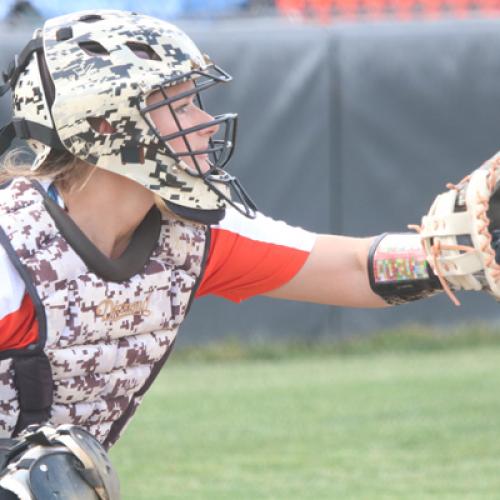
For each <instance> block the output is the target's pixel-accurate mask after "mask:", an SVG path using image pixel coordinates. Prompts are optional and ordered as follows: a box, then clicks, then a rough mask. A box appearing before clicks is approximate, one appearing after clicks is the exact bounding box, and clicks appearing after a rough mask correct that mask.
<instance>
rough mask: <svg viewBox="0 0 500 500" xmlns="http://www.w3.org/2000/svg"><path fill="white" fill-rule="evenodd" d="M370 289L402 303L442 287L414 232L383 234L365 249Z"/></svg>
mask: <svg viewBox="0 0 500 500" xmlns="http://www.w3.org/2000/svg"><path fill="white" fill-rule="evenodd" d="M368 276H369V279H370V286H371V289H372V290H373V291H374V292H375V293H376V294H377V295H379V296H380V297H382V298H383V299H384V300H385V301H386V302H387V303H388V304H392V305H396V304H404V303H405V302H411V301H414V300H419V299H423V298H426V297H429V296H431V295H434V294H435V293H436V292H437V291H439V290H441V289H442V287H441V284H440V282H439V279H438V278H437V276H436V275H435V274H434V273H433V272H432V269H431V268H430V266H429V264H428V263H427V261H426V259H425V255H424V252H423V249H422V247H421V245H420V237H419V236H418V235H417V234H414V233H384V234H382V235H380V236H378V237H377V238H375V240H374V241H373V243H372V245H371V248H370V251H369V252H368Z"/></svg>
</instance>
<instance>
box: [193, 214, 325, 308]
mask: <svg viewBox="0 0 500 500" xmlns="http://www.w3.org/2000/svg"><path fill="white" fill-rule="evenodd" d="M315 241H316V234H314V233H311V232H309V231H305V230H304V229H302V228H300V227H293V226H289V225H288V224H286V223H285V222H282V221H276V220H274V219H271V218H270V217H266V216H264V215H262V214H260V213H257V216H256V218H255V219H249V218H247V217H245V216H243V215H241V214H240V213H239V212H237V211H236V210H234V209H232V208H229V209H227V211H226V215H225V217H224V219H223V220H222V221H221V222H220V223H219V224H218V225H217V226H213V227H211V229H210V248H209V253H208V257H207V264H206V268H205V273H204V275H203V278H202V281H201V283H200V286H199V288H198V291H197V293H196V296H197V297H201V296H203V295H209V294H212V295H217V296H220V297H224V298H226V299H229V300H232V301H234V302H241V301H242V300H245V299H247V298H249V297H253V296H255V295H259V294H262V293H265V292H269V291H271V290H274V289H276V288H278V287H280V286H281V285H284V284H285V283H287V282H288V281H290V279H292V278H293V277H294V276H295V274H297V272H298V271H299V269H300V268H301V267H302V266H303V265H304V263H305V261H306V259H307V257H308V256H309V253H310V252H311V250H312V247H313V245H314V242H315Z"/></svg>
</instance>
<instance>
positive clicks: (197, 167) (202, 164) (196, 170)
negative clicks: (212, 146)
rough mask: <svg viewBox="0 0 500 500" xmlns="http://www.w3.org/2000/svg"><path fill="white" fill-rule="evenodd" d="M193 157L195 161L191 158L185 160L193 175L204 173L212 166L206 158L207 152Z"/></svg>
mask: <svg viewBox="0 0 500 500" xmlns="http://www.w3.org/2000/svg"><path fill="white" fill-rule="evenodd" d="M195 158H196V161H195V160H194V159H193V158H189V159H188V160H186V165H187V166H188V168H189V170H190V172H191V173H193V174H195V175H200V174H201V175H204V174H206V173H207V172H208V171H209V170H210V169H211V168H212V164H211V163H210V160H209V159H208V154H203V155H196V156H195Z"/></svg>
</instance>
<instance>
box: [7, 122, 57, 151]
mask: <svg viewBox="0 0 500 500" xmlns="http://www.w3.org/2000/svg"><path fill="white" fill-rule="evenodd" d="M16 137H18V138H19V139H36V140H37V141H40V142H42V143H43V144H46V145H47V146H50V147H51V148H53V149H57V150H60V151H65V150H66V149H65V147H64V146H63V144H62V142H61V139H59V136H58V135H57V132H56V131H55V130H54V129H53V128H50V127H46V126H45V125H42V124H40V123H36V122H32V121H30V120H26V119H24V118H14V119H13V120H12V121H11V122H10V123H8V124H7V125H5V127H3V128H2V129H1V130H0V156H1V155H2V154H3V153H5V151H7V149H9V147H10V145H11V143H12V141H13V140H14V138H16Z"/></svg>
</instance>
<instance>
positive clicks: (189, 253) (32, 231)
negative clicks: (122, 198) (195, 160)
mask: <svg viewBox="0 0 500 500" xmlns="http://www.w3.org/2000/svg"><path fill="white" fill-rule="evenodd" d="M51 204H52V205H51ZM50 205H51V206H50ZM54 206H55V204H54V203H53V202H51V200H50V199H49V198H48V197H47V196H46V194H45V192H44V191H43V188H41V186H40V185H38V184H36V183H30V182H29V181H26V180H24V179H18V180H16V181H14V182H12V183H11V184H10V185H9V186H8V187H7V188H5V189H3V190H1V191H0V243H1V244H2V245H3V246H4V248H5V250H6V251H7V254H8V255H9V257H10V259H11V261H12V263H13V264H14V266H15V267H16V268H17V270H18V272H19V273H20V275H21V277H22V278H23V280H24V282H25V284H26V291H27V293H29V295H30V297H31V300H32V301H33V303H34V304H35V308H36V314H37V321H38V327H39V335H38V341H37V343H36V344H32V345H29V346H27V347H25V348H23V349H17V350H10V351H3V352H1V353H0V436H3V437H10V436H12V435H15V434H16V433H17V432H19V431H20V430H21V429H22V428H23V427H25V426H26V425H28V424H31V423H35V422H36V423H40V421H48V422H49V423H50V424H53V425H55V426H57V425H60V424H64V423H70V424H75V425H79V426H82V427H84V428H85V429H87V430H88V431H89V432H90V433H91V434H92V435H94V436H95V437H96V438H97V439H98V440H99V441H101V442H102V443H103V444H104V445H105V446H106V447H109V446H110V445H111V444H113V443H114V442H115V441H116V439H117V438H118V437H119V433H120V431H121V429H122V428H123V427H124V425H125V424H126V423H127V421H128V420H129V419H130V418H131V417H132V415H133V413H134V411H135V409H136V408H137V406H138V405H139V404H140V402H141V399H142V396H143V394H144V393H145V391H146V390H147V389H148V387H149V385H150V384H151V382H152V380H153V379H154V377H155V376H156V375H157V374H158V372H159V370H160V368H161V366H162V365H163V363H164V362H165V360H166V358H167V357H168V354H169V352H170V350H171V348H172V346H173V342H174V340H175V336H176V334H177V330H178V328H179V325H180V323H181V322H182V320H183V319H184V317H185V315H186V312H187V310H188V308H189V305H190V302H191V299H192V297H193V295H194V292H195V290H196V286H197V284H198V282H199V279H200V276H201V273H202V268H203V264H204V262H203V261H204V252H205V247H206V244H205V243H206V234H205V227H204V226H202V225H196V224H190V223H185V222H181V221H175V220H167V219H162V220H160V217H159V213H158V212H156V213H157V217H158V220H157V222H158V224H157V231H158V232H157V236H156V235H155V236H154V240H153V244H152V246H151V251H148V252H147V255H146V257H145V259H143V260H144V262H143V263H142V264H141V262H140V259H139V267H140V269H139V270H138V271H134V272H133V275H132V276H127V277H124V276H121V277H119V278H117V277H115V278H113V277H112V278H111V279H110V278H109V276H108V277H106V278H104V277H102V273H100V272H99V271H96V269H99V268H100V267H101V268H102V267H103V266H102V262H100V264H99V263H97V264H96V266H94V265H93V264H92V262H90V261H91V260H92V259H91V258H88V255H87V254H85V252H84V251H79V249H78V247H79V245H75V244H73V245H70V244H69V242H68V239H71V238H68V237H67V231H63V230H62V227H61V224H60V223H58V222H56V220H57V218H54V217H53V215H51V214H53V213H54ZM50 208H52V210H49V209H50ZM56 208H57V210H59V211H60V212H61V213H62V211H61V209H60V208H59V207H56ZM64 217H66V219H68V220H69V218H68V217H67V216H64ZM66 222H67V221H66ZM143 222H144V221H143ZM70 225H71V222H70ZM75 227H76V226H75ZM138 232H139V229H138V230H137V231H136V233H135V234H134V237H135V236H137V233H138ZM63 233H64V234H65V235H64V236H63ZM83 239H85V237H84V236H83ZM84 243H85V244H86V245H87V247H88V246H89V245H90V246H92V244H91V243H90V242H89V241H88V240H86V241H85V242H84ZM133 244H134V241H132V243H131V246H133ZM83 246H85V245H83ZM140 246H141V244H140V242H139V244H137V242H136V247H140ZM142 246H144V245H142ZM93 251H94V253H97V254H99V255H98V256H99V257H100V259H101V261H102V260H108V261H109V263H110V265H114V264H116V261H111V260H109V259H107V258H106V257H105V256H104V255H102V254H100V253H99V252H98V251H97V249H96V248H95V247H93ZM137 261H138V258H132V259H131V258H130V256H129V264H130V265H132V264H131V263H133V264H134V265H135V266H136V267H137ZM89 262H90V264H89ZM122 264H123V263H122ZM125 264H126V262H125ZM122 267H123V266H122ZM129 267H130V266H129ZM132 267H133V266H132ZM118 274H120V273H118ZM121 274H122V275H123V269H122V271H121Z"/></svg>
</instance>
